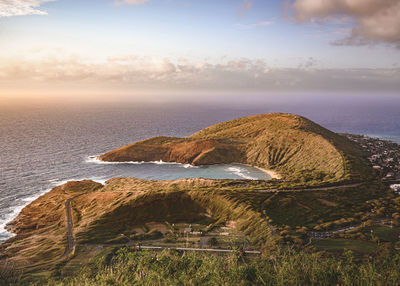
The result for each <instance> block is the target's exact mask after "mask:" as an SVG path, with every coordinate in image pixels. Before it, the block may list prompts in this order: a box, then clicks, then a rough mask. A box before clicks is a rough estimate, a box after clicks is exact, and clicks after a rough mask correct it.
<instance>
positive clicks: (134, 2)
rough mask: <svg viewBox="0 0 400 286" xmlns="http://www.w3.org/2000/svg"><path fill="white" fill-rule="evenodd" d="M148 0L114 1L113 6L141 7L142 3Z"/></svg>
mask: <svg viewBox="0 0 400 286" xmlns="http://www.w3.org/2000/svg"><path fill="white" fill-rule="evenodd" d="M149 1H150V0H120V1H115V2H114V4H115V5H117V6H122V5H142V4H144V3H147V2H149Z"/></svg>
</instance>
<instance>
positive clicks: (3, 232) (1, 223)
mask: <svg viewBox="0 0 400 286" xmlns="http://www.w3.org/2000/svg"><path fill="white" fill-rule="evenodd" d="M50 190H51V188H49V189H45V190H42V191H40V192H38V193H37V194H35V195H30V196H27V197H22V198H20V199H18V200H17V201H18V203H17V205H15V206H13V207H10V208H8V209H7V210H8V212H7V213H5V214H4V215H3V217H1V218H0V242H2V241H4V240H6V239H8V238H10V237H13V236H14V234H13V233H11V232H9V231H7V229H6V226H7V224H8V223H10V222H11V221H13V220H14V219H15V218H16V217H17V216H18V214H19V213H20V212H21V211H22V209H23V208H24V207H26V206H27V205H29V204H30V203H31V202H33V201H34V200H36V199H37V198H39V197H40V196H42V195H44V194H46V193H47V192H49V191H50Z"/></svg>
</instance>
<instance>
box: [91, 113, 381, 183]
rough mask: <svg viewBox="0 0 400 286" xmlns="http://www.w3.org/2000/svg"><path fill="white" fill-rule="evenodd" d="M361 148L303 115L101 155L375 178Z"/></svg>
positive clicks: (299, 176) (298, 176)
mask: <svg viewBox="0 0 400 286" xmlns="http://www.w3.org/2000/svg"><path fill="white" fill-rule="evenodd" d="M364 157H365V156H364V154H363V152H362V151H361V149H360V148H359V147H358V146H356V145H355V144H354V143H353V142H352V141H350V140H349V139H347V138H345V137H344V136H341V135H338V134H336V133H334V132H331V131H329V130H327V129H325V128H323V127H321V126H319V125H318V124H316V123H314V122H312V121H310V120H308V119H306V118H304V117H301V116H298V115H292V114H284V113H272V114H263V115H256V116H251V117H244V118H239V119H235V120H231V121H227V122H224V123H220V124H217V125H214V126H211V127H208V128H206V129H204V130H201V131H199V132H197V133H195V134H193V135H191V136H189V137H187V138H176V137H163V136H159V137H154V138H150V139H146V140H143V141H140V142H136V143H133V144H129V145H126V146H123V147H121V148H118V149H116V150H113V151H111V152H108V153H106V154H103V155H101V156H99V159H100V160H102V161H109V162H127V161H159V160H162V161H165V162H178V163H188V164H192V165H211V164H222V163H243V164H249V165H252V166H255V167H260V168H265V169H270V170H274V171H276V172H278V173H279V174H280V175H281V176H282V177H283V178H284V179H285V180H286V181H294V182H296V181H297V182H301V183H306V182H310V181H316V182H339V181H346V180H353V181H356V180H362V179H365V178H367V177H369V178H372V177H373V176H374V172H373V171H372V170H371V168H370V167H369V166H368V163H367V161H366V160H365V159H364Z"/></svg>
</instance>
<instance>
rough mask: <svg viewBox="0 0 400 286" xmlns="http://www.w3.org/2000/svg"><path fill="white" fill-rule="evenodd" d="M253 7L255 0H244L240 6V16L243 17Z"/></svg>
mask: <svg viewBox="0 0 400 286" xmlns="http://www.w3.org/2000/svg"><path fill="white" fill-rule="evenodd" d="M252 7H253V0H243V3H242V5H240V6H239V8H238V17H239V18H242V17H243V16H244V14H246V12H247V11H249V10H250V9H251V8H252Z"/></svg>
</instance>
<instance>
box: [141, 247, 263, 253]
mask: <svg viewBox="0 0 400 286" xmlns="http://www.w3.org/2000/svg"><path fill="white" fill-rule="evenodd" d="M138 248H139V249H152V250H164V249H173V250H182V251H204V252H224V253H230V252H234V251H235V250H232V249H217V248H188V247H166V246H143V245H140V246H138ZM243 252H244V253H246V254H261V251H258V250H244V251H243Z"/></svg>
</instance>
